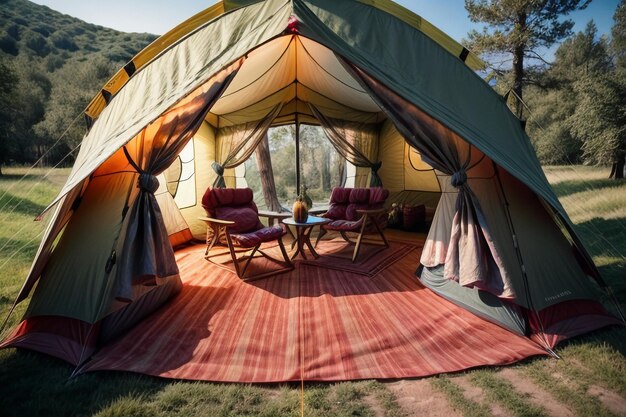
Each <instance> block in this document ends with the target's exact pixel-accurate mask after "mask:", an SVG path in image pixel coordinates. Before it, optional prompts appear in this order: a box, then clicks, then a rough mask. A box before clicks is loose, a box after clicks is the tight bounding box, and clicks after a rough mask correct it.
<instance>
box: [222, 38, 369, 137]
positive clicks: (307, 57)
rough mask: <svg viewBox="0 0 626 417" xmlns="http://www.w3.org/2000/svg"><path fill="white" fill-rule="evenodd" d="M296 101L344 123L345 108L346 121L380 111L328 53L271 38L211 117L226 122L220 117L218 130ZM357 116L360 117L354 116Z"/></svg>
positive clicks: (251, 57) (248, 61)
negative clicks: (313, 106) (302, 102)
mask: <svg viewBox="0 0 626 417" xmlns="http://www.w3.org/2000/svg"><path fill="white" fill-rule="evenodd" d="M296 97H297V98H298V99H300V100H302V101H304V102H313V103H314V104H316V105H317V104H319V106H318V107H319V108H320V109H322V110H324V109H325V110H326V111H325V114H327V115H328V116H329V117H336V118H342V119H343V118H344V114H345V113H346V110H347V113H348V114H347V115H346V116H347V117H349V118H347V120H352V119H354V118H359V119H363V118H371V117H372V115H373V114H378V113H380V109H379V108H378V106H377V105H376V104H375V103H374V102H373V101H372V99H371V98H370V97H369V96H368V95H367V94H366V93H365V92H364V91H363V89H362V88H361V87H360V86H359V85H358V83H357V82H356V81H355V80H354V79H353V78H352V77H351V76H350V75H349V74H348V73H347V71H346V70H345V69H344V68H343V66H342V65H341V63H340V62H339V61H338V60H337V57H336V56H335V54H334V53H333V52H332V51H330V50H329V49H328V48H326V47H324V46H322V45H320V44H318V43H316V42H312V41H310V40H308V39H306V38H303V37H300V36H295V35H292V36H284V37H280V38H278V39H275V40H273V41H271V42H269V43H268V44H266V45H264V46H263V47H261V48H259V49H256V50H254V51H252V52H251V53H250V54H248V56H247V59H246V62H245V63H244V65H243V67H242V68H241V70H240V71H239V73H238V74H237V77H236V78H235V80H233V82H232V83H231V84H230V86H229V88H228V90H227V91H226V92H225V93H224V95H223V96H222V97H221V98H220V100H219V101H218V102H217V103H216V104H215V106H214V107H213V109H212V110H211V113H213V114H215V115H218V116H221V117H223V118H224V119H226V121H225V122H226V123H222V121H221V118H220V121H219V122H218V126H217V127H222V126H226V125H230V124H239V123H242V122H245V121H249V120H250V119H245V117H251V118H252V119H255V118H258V115H259V114H261V113H263V111H265V110H267V109H269V108H271V107H273V106H275V105H277V104H278V103H280V102H282V103H285V102H288V101H291V100H293V99H294V98H296ZM261 109H262V110H261ZM360 112H364V113H365V115H364V116H355V115H354V114H359V113H360ZM307 113H308V111H307ZM349 113H353V115H350V114H349ZM255 115H256V116H257V117H255ZM339 115H341V116H339Z"/></svg>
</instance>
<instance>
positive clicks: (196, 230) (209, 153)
mask: <svg viewBox="0 0 626 417" xmlns="http://www.w3.org/2000/svg"><path fill="white" fill-rule="evenodd" d="M193 141H194V152H195V159H196V205H195V206H193V207H188V208H184V209H182V210H181V213H182V215H183V217H184V218H185V220H186V221H187V224H188V225H189V229H190V230H191V233H192V235H193V237H194V238H195V239H200V240H204V239H205V238H206V223H204V222H203V221H200V220H198V217H203V216H206V212H205V211H204V209H203V208H202V196H203V195H204V192H205V191H206V189H207V187H209V186H210V185H211V184H213V181H215V177H216V175H215V172H214V171H213V169H211V163H210V161H214V160H215V131H214V129H213V128H212V127H211V126H210V125H209V124H208V123H206V122H205V123H203V124H202V126H201V127H200V129H199V130H198V131H197V132H196V135H195V136H194V139H193Z"/></svg>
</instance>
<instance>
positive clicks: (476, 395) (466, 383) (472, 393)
mask: <svg viewBox="0 0 626 417" xmlns="http://www.w3.org/2000/svg"><path fill="white" fill-rule="evenodd" d="M452 382H454V383H456V384H458V385H459V387H461V388H463V391H464V392H465V398H467V399H469V400H472V401H475V402H477V403H478V404H488V405H489V408H490V409H491V414H492V415H493V416H494V417H509V416H511V415H512V414H511V413H509V412H508V411H507V410H506V409H504V408H503V407H502V406H501V405H500V404H497V403H495V402H493V401H490V400H488V399H487V396H486V395H485V393H484V391H483V390H482V388H480V387H477V386H476V385H474V383H473V382H472V381H470V379H469V376H459V377H456V378H452Z"/></svg>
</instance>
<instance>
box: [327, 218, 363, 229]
mask: <svg viewBox="0 0 626 417" xmlns="http://www.w3.org/2000/svg"><path fill="white" fill-rule="evenodd" d="M361 223H362V222H361V221H360V220H357V221H349V220H335V221H332V222H330V223H327V224H325V225H324V226H322V227H323V228H324V229H326V230H335V231H338V232H350V231H359V228H360V227H361Z"/></svg>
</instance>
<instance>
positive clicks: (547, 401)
mask: <svg viewBox="0 0 626 417" xmlns="http://www.w3.org/2000/svg"><path fill="white" fill-rule="evenodd" d="M498 376H500V377H502V378H504V379H506V380H507V381H508V382H510V383H511V384H512V385H513V387H515V389H516V390H517V391H519V392H521V393H523V394H525V395H527V396H528V398H529V399H530V401H532V402H533V404H535V405H538V406H539V407H542V408H544V409H545V410H546V412H547V413H548V414H549V415H551V416H555V417H574V413H572V411H571V410H570V409H569V408H567V406H566V405H564V404H562V403H560V402H558V401H557V400H556V399H555V398H554V397H553V396H552V395H551V394H550V393H548V392H546V391H545V390H544V389H543V388H541V387H539V386H538V385H536V384H535V383H534V382H532V381H531V380H529V379H528V378H526V377H524V376H523V375H522V373H521V372H519V371H517V370H515V369H512V368H503V369H501V370H500V371H499V372H498Z"/></svg>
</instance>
